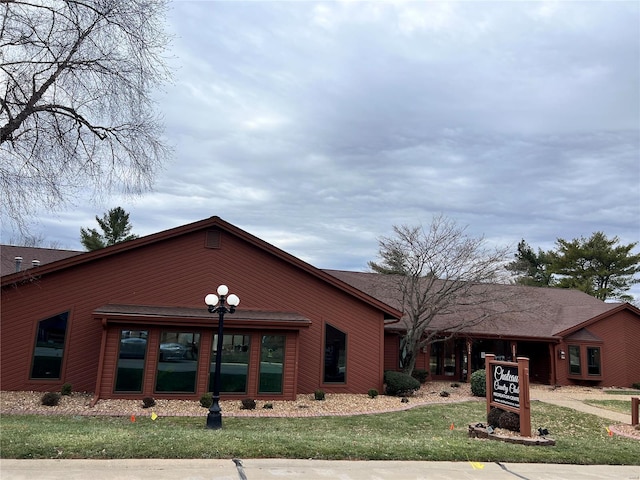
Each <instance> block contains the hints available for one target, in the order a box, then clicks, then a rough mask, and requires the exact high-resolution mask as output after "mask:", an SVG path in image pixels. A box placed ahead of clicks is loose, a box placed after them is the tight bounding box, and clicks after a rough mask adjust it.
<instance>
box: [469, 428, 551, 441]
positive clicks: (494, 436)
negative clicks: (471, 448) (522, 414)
mask: <svg viewBox="0 0 640 480" xmlns="http://www.w3.org/2000/svg"><path fill="white" fill-rule="evenodd" d="M469 437H471V438H486V439H489V440H498V441H500V442H506V443H515V444H517V445H527V446H542V447H549V446H554V445H555V444H556V441H555V440H554V439H553V438H549V437H521V436H519V435H513V436H510V435H500V434H498V433H489V432H488V431H487V427H485V426H484V425H482V424H480V423H478V424H476V425H469Z"/></svg>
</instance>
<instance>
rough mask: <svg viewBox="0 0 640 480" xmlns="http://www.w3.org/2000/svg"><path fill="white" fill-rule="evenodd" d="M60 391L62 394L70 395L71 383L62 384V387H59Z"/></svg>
mask: <svg viewBox="0 0 640 480" xmlns="http://www.w3.org/2000/svg"><path fill="white" fill-rule="evenodd" d="M60 393H61V394H62V395H71V384H70V383H65V384H64V385H62V388H61V389H60Z"/></svg>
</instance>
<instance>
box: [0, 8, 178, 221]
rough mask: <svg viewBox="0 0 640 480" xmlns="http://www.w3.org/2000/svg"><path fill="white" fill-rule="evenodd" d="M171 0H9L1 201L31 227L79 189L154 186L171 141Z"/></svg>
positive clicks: (0, 23)
mask: <svg viewBox="0 0 640 480" xmlns="http://www.w3.org/2000/svg"><path fill="white" fill-rule="evenodd" d="M165 10H166V1H165V0H47V1H41V0H24V1H22V0H15V1H8V0H0V71H1V72H2V73H1V76H0V189H1V192H2V194H1V195H2V196H1V199H0V204H1V205H2V207H0V208H2V213H3V214H5V215H7V218H10V219H12V220H13V221H14V222H15V224H16V225H17V226H18V227H20V228H22V227H24V226H25V224H26V220H25V218H28V217H29V216H31V215H32V214H34V213H35V212H36V211H37V210H39V209H41V208H46V209H49V210H51V209H52V208H59V207H60V206H62V205H63V204H65V203H66V202H68V201H69V199H70V198H72V197H73V196H74V195H84V194H86V193H87V192H88V191H90V192H91V193H92V194H93V195H99V194H101V193H104V192H111V191H114V190H116V189H117V190H122V191H123V192H124V193H130V194H135V193H139V192H142V191H144V190H146V189H148V188H149V187H150V185H151V182H152V180H153V176H154V173H155V171H156V170H157V168H158V167H159V166H160V165H162V163H163V162H164V161H165V160H166V158H167V156H168V154H169V149H168V148H167V146H166V145H165V144H164V143H163V141H162V140H161V135H162V122H161V121H160V119H159V117H158V116H157V115H156V114H155V113H154V110H153V108H154V102H153V100H152V91H153V89H154V88H156V86H157V85H161V84H162V83H163V82H165V81H167V80H168V79H169V78H170V72H169V70H168V69H167V67H166V61H165V58H164V57H163V55H164V51H165V48H166V46H167V42H168V40H167V39H168V37H167V35H165V33H164V32H163V22H164V13H165Z"/></svg>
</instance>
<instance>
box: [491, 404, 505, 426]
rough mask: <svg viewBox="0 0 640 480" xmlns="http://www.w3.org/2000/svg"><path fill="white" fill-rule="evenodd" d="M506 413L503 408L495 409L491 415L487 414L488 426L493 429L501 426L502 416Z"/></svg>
mask: <svg viewBox="0 0 640 480" xmlns="http://www.w3.org/2000/svg"><path fill="white" fill-rule="evenodd" d="M504 412H505V411H504V410H502V409H501V408H495V407H493V408H492V409H491V410H489V413H488V414H487V425H491V426H492V427H493V428H497V427H498V425H499V424H500V416H501V415H502V414H503V413H504Z"/></svg>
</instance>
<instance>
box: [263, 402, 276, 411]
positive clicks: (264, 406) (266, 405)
mask: <svg viewBox="0 0 640 480" xmlns="http://www.w3.org/2000/svg"><path fill="white" fill-rule="evenodd" d="M262 408H266V409H269V410H271V409H272V408H273V403H265V404H264V405H262Z"/></svg>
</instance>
